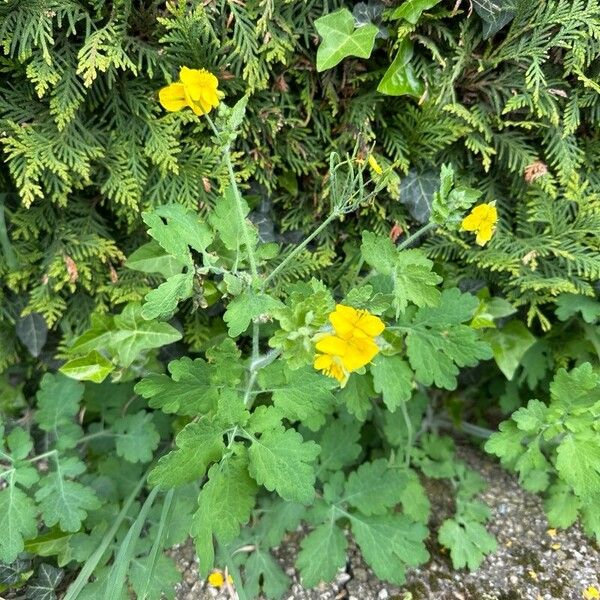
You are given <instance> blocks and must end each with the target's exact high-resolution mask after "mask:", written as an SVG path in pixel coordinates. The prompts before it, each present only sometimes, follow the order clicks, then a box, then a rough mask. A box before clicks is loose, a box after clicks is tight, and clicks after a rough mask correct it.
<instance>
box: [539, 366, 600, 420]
mask: <svg viewBox="0 0 600 600" xmlns="http://www.w3.org/2000/svg"><path fill="white" fill-rule="evenodd" d="M550 396H551V398H552V406H553V407H557V408H560V410H561V411H564V412H566V411H573V410H574V411H577V412H579V411H580V410H583V409H589V408H591V407H592V406H594V405H595V404H596V403H597V402H598V398H599V397H600V375H599V374H597V373H596V372H595V371H594V369H593V368H592V365H591V364H590V363H583V364H582V365H579V366H578V367H575V368H574V369H571V371H568V372H567V371H566V369H559V370H558V371H557V372H556V375H555V376H554V380H553V381H552V383H551V384H550Z"/></svg>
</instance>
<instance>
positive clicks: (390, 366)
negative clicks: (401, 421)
mask: <svg viewBox="0 0 600 600" xmlns="http://www.w3.org/2000/svg"><path fill="white" fill-rule="evenodd" d="M371 373H372V374H373V385H374V387H375V391H376V392H379V393H380V394H383V403H384V404H385V406H386V407H387V409H388V410H389V411H390V412H394V411H395V410H396V409H397V408H398V407H399V406H400V405H401V404H402V403H403V402H408V401H409V400H410V398H411V396H412V384H413V372H412V371H411V370H410V367H409V366H408V364H407V363H406V361H404V360H402V358H400V357H399V356H383V355H381V354H379V355H378V356H377V357H376V358H375V360H374V361H373V364H372V365H371Z"/></svg>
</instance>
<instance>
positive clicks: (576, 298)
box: [555, 294, 600, 323]
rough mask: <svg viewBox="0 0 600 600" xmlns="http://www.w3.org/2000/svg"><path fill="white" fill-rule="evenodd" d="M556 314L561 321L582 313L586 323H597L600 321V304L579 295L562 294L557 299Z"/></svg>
mask: <svg viewBox="0 0 600 600" xmlns="http://www.w3.org/2000/svg"><path fill="white" fill-rule="evenodd" d="M555 313H556V316H557V317H558V318H559V319H560V320H561V321H566V320H567V319H569V318H570V317H572V316H573V315H576V314H577V313H580V314H581V316H582V317H583V320H584V321H585V322H586V323H595V322H596V321H597V320H598V319H600V302H598V301H597V300H595V299H594V298H589V297H587V296H581V295H578V294H561V295H560V296H559V297H558V298H557V299H556V310H555Z"/></svg>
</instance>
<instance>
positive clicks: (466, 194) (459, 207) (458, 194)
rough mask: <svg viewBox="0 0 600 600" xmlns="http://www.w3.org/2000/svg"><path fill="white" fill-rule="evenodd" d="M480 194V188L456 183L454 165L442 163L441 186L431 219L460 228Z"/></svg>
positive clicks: (436, 194) (447, 227) (435, 197)
mask: <svg viewBox="0 0 600 600" xmlns="http://www.w3.org/2000/svg"><path fill="white" fill-rule="evenodd" d="M480 196H481V192H480V191H479V190H475V189H473V188H468V187H465V186H461V185H458V184H455V181H454V169H453V168H452V166H451V165H442V168H441V170H440V188H439V191H437V192H435V193H434V194H433V199H432V202H431V221H432V222H434V223H437V224H438V225H440V226H441V227H444V228H446V229H449V230H456V229H458V228H459V226H460V223H461V222H462V220H463V218H464V216H465V212H466V211H467V210H468V209H469V208H471V206H472V205H473V204H475V202H476V201H477V199H478V198H479V197H480Z"/></svg>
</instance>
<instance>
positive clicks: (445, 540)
mask: <svg viewBox="0 0 600 600" xmlns="http://www.w3.org/2000/svg"><path fill="white" fill-rule="evenodd" d="M438 540H439V542H440V544H443V545H444V546H446V548H449V549H450V556H451V558H452V566H453V567H454V568H455V569H462V568H463V567H468V568H469V569H470V570H471V571H473V570H475V569H477V568H478V567H479V565H480V564H481V563H482V562H483V559H484V558H485V556H486V555H487V554H489V553H490V552H494V551H495V550H496V547H497V543H496V540H495V538H494V537H493V536H492V535H490V534H489V533H488V531H487V529H486V528H485V527H484V526H483V525H481V523H478V522H477V521H457V520H455V519H446V520H445V521H444V522H443V523H442V526H441V527H440V530H439V533H438Z"/></svg>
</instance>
